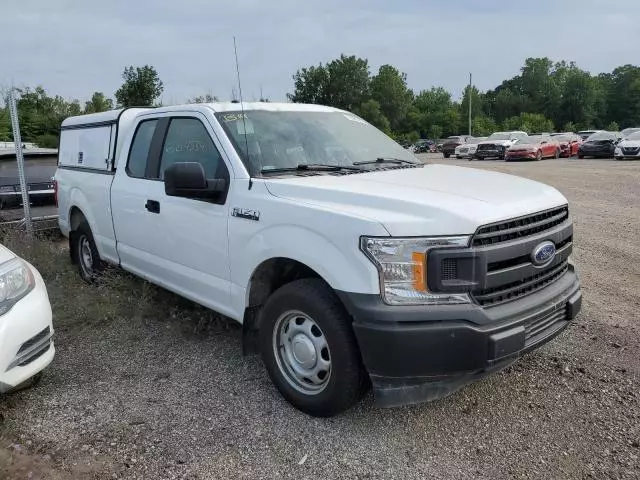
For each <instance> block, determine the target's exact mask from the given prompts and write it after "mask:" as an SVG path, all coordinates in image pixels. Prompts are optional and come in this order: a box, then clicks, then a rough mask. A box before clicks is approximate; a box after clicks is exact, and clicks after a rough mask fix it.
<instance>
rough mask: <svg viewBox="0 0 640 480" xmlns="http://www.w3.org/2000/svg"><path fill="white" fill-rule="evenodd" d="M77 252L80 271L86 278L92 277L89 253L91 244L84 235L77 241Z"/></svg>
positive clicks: (91, 260) (90, 252) (91, 263)
mask: <svg viewBox="0 0 640 480" xmlns="http://www.w3.org/2000/svg"><path fill="white" fill-rule="evenodd" d="M78 245H79V247H78V251H79V253H80V255H78V256H79V260H80V266H81V267H82V271H83V272H84V273H85V274H86V275H87V276H88V277H91V276H92V275H93V253H92V251H91V244H90V243H89V239H88V238H87V237H86V235H82V236H81V237H80V240H79V241H78Z"/></svg>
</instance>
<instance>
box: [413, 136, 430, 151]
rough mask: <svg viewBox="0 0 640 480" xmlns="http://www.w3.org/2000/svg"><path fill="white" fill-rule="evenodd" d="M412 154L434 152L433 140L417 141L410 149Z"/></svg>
mask: <svg viewBox="0 0 640 480" xmlns="http://www.w3.org/2000/svg"><path fill="white" fill-rule="evenodd" d="M411 150H412V151H413V153H429V152H435V150H436V142H434V141H433V140H427V139H423V140H418V141H417V142H416V143H415V144H414V145H413V148H412V149H411Z"/></svg>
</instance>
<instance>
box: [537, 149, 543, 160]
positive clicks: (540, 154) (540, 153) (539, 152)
mask: <svg viewBox="0 0 640 480" xmlns="http://www.w3.org/2000/svg"><path fill="white" fill-rule="evenodd" d="M540 160H542V152H541V151H540V150H538V153H537V154H536V162H539V161H540Z"/></svg>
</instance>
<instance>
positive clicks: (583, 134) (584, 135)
mask: <svg viewBox="0 0 640 480" xmlns="http://www.w3.org/2000/svg"><path fill="white" fill-rule="evenodd" d="M598 132H604V130H580V131H579V132H578V135H580V136H581V137H582V140H586V139H587V138H589V137H590V136H591V135H593V134H594V133H598Z"/></svg>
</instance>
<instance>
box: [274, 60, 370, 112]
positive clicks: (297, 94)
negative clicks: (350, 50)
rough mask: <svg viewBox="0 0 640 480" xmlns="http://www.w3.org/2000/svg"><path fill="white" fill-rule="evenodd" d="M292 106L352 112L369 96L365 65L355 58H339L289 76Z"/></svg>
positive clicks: (364, 61)
mask: <svg viewBox="0 0 640 480" xmlns="http://www.w3.org/2000/svg"><path fill="white" fill-rule="evenodd" d="M293 81H294V92H293V93H291V94H287V97H288V98H289V100H291V101H292V102H297V103H318V104H323V105H330V106H332V107H337V108H342V109H344V110H353V109H355V108H356V107H358V106H360V105H361V104H362V103H363V102H364V101H365V100H367V99H368V96H369V81H370V77H369V63H368V62H367V60H366V59H363V58H358V57H356V56H353V55H352V56H346V55H340V58H338V59H335V60H332V61H330V62H329V63H327V65H322V64H320V65H318V66H317V67H308V68H303V69H301V70H298V71H297V72H296V74H295V75H294V76H293Z"/></svg>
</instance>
